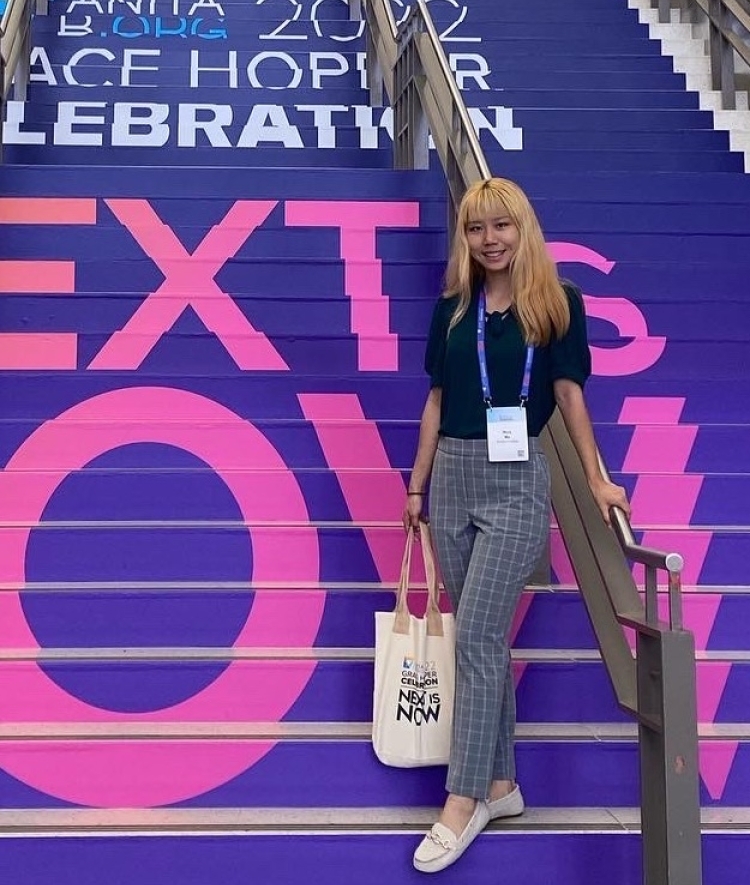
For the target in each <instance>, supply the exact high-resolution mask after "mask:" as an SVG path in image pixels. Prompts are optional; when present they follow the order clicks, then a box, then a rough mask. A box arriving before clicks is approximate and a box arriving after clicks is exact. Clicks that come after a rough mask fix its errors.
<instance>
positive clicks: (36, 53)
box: [29, 46, 57, 86]
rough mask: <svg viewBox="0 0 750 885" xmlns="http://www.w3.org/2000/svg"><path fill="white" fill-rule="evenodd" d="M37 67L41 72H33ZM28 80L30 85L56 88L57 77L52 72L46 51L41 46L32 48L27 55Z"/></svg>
mask: <svg viewBox="0 0 750 885" xmlns="http://www.w3.org/2000/svg"><path fill="white" fill-rule="evenodd" d="M36 65H39V66H40V67H41V69H42V70H41V71H35V70H34V67H35V66H36ZM29 80H30V81H31V82H32V83H46V84H47V86H57V77H56V76H55V72H54V71H53V70H52V62H51V61H50V60H49V56H48V55H47V52H46V50H45V49H44V48H43V47H41V46H34V47H33V48H32V50H31V53H30V55H29Z"/></svg>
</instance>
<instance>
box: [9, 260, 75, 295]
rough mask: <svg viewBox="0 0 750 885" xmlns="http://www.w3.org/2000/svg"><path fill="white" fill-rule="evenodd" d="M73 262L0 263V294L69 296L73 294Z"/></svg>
mask: <svg viewBox="0 0 750 885" xmlns="http://www.w3.org/2000/svg"><path fill="white" fill-rule="evenodd" d="M75 271H76V266H75V263H74V262H73V261H0V292H1V293H5V294H14V295H15V294H20V293H23V294H26V293H29V294H34V295H57V294H60V295H69V294H70V293H71V292H75V288H76V284H75Z"/></svg>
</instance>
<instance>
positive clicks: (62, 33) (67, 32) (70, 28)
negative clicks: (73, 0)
mask: <svg viewBox="0 0 750 885" xmlns="http://www.w3.org/2000/svg"><path fill="white" fill-rule="evenodd" d="M91 33H92V29H91V16H90V15H84V17H83V24H77V25H74V24H70V23H69V22H68V18H67V16H65V15H61V16H60V27H59V28H58V31H57V36H58V37H88V36H89V34H91Z"/></svg>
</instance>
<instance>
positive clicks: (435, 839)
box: [414, 801, 490, 873]
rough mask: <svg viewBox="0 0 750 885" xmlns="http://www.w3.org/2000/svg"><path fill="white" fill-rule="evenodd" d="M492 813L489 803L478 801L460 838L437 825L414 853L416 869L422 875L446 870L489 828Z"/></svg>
mask: <svg viewBox="0 0 750 885" xmlns="http://www.w3.org/2000/svg"><path fill="white" fill-rule="evenodd" d="M489 819H490V812H489V809H488V808H487V803H486V802H482V801H478V802H477V805H476V808H475V809H474V814H472V816H471V818H470V820H469V823H468V824H466V829H465V830H464V831H463V833H461V835H460V836H456V834H455V833H454V832H453V831H452V830H450V829H449V828H448V827H446V826H444V825H443V824H440V823H437V824H435V825H434V826H433V827H432V829H431V830H430V832H429V833H428V834H427V835H426V836H425V837H424V839H422V841H421V842H420V844H419V847H418V848H417V850H416V851H415V852H414V867H415V868H416V869H417V870H419V871H420V873H437V872H439V871H440V870H444V869H445V868H446V867H449V866H450V865H451V864H452V863H455V862H456V861H457V860H458V859H459V857H461V855H462V854H463V853H464V851H466V849H467V848H468V847H469V845H471V843H472V842H473V841H474V839H476V837H477V836H478V835H479V834H480V833H481V832H482V830H483V829H484V828H485V827H486V826H487V823H488V821H489Z"/></svg>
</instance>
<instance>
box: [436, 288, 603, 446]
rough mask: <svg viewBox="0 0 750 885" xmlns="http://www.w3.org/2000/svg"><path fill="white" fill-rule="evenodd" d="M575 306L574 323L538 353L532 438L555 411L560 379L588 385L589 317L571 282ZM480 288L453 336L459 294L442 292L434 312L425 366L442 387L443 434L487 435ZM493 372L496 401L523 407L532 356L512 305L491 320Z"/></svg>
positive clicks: (530, 409)
mask: <svg viewBox="0 0 750 885" xmlns="http://www.w3.org/2000/svg"><path fill="white" fill-rule="evenodd" d="M563 289H564V290H565V294H566V295H567V296H568V304H569V306H570V326H569V328H568V331H567V332H566V333H565V334H564V335H563V336H562V337H560V338H553V339H552V340H551V341H550V342H549V343H548V344H546V345H545V346H544V347H537V348H536V349H535V351H534V364H533V367H532V371H531V386H530V389H529V399H528V402H527V404H526V412H527V415H526V418H527V424H528V429H529V436H538V435H539V434H540V433H541V432H542V430H543V429H544V426H545V425H546V423H547V422H548V421H549V419H550V417H551V416H552V413H553V412H554V410H555V395H554V389H553V382H555V381H557V380H558V379H560V378H568V379H570V380H571V381H575V383H576V384H579V385H580V386H581V387H583V386H584V384H585V383H586V380H587V379H588V377H589V375H590V374H591V352H590V350H589V345H588V336H587V332H586V315H585V312H584V305H583V298H582V296H581V293H580V291H579V290H578V289H577V288H576V287H575V286H573V285H572V284H570V283H563ZM478 303H479V293H478V292H475V293H474V295H473V296H472V299H471V304H470V305H469V309H468V310H467V311H466V313H465V315H464V316H463V317H462V318H461V320H460V322H459V323H458V324H457V325H456V326H455V327H454V328H453V329H451V332H450V335H449V334H448V325H449V323H450V320H451V317H452V316H453V312H454V311H455V309H456V307H457V305H458V298H440V299H439V300H438V303H437V304H436V305H435V309H434V311H433V314H432V322H431V324H430V331H429V335H428V338H427V348H426V351H425V361H424V365H425V371H426V372H427V374H428V375H429V376H430V386H431V387H440V388H441V390H442V397H441V408H440V434H441V435H442V436H449V437H457V438H459V439H483V438H485V437H486V436H487V419H486V406H485V404H484V397H483V395H482V382H481V378H480V374H479V359H478V356H477V332H476V317H477V307H478ZM485 353H486V356H487V372H488V375H489V379H490V391H491V393H492V404H493V405H494V406H515V405H518V402H519V395H520V392H521V383H522V380H523V370H524V363H525V360H526V344H525V342H524V339H523V335H522V332H521V327H520V325H519V323H518V322H517V320H516V317H515V316H514V314H513V313H512V311H509V312H507V313H506V314H498V313H493V314H490V315H489V316H488V318H487V325H486V335H485Z"/></svg>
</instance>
